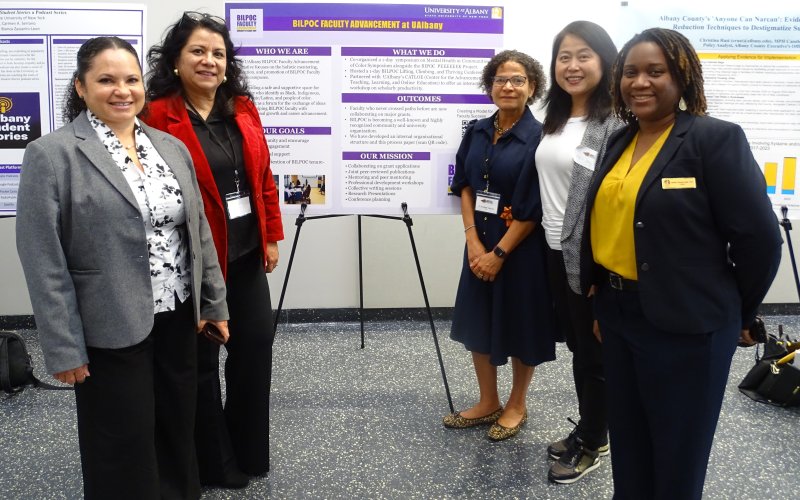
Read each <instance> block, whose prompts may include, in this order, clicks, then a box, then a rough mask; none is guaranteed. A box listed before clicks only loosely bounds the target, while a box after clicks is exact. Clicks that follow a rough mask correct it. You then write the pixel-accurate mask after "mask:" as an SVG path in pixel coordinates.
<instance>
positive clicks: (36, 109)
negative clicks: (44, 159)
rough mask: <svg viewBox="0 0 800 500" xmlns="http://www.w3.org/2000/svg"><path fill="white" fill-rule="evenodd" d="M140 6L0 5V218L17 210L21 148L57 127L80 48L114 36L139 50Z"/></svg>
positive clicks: (142, 9) (142, 31)
mask: <svg viewBox="0 0 800 500" xmlns="http://www.w3.org/2000/svg"><path fill="white" fill-rule="evenodd" d="M144 20H145V7H144V5H142V4H95V3H91V4H87V3H77V2H76V3H67V2H59V3H46V2H35V1H18V2H0V61H2V62H3V63H2V67H3V69H2V71H0V215H14V214H15V213H16V209H17V188H18V186H19V172H20V164H21V163H22V156H23V153H24V151H25V147H26V146H27V145H28V144H29V143H30V142H32V141H34V140H36V139H37V138H39V137H41V136H42V135H44V134H47V133H49V132H50V131H52V130H54V129H56V128H58V127H60V126H61V125H62V124H63V119H62V117H61V108H62V106H63V103H64V97H65V94H66V89H67V84H68V83H69V81H70V79H71V78H72V74H73V71H75V66H76V63H75V56H76V54H77V52H78V48H79V47H80V46H81V44H82V43H83V42H84V41H85V40H87V39H89V38H92V37H95V36H100V35H115V36H119V37H121V38H124V39H125V40H127V41H129V42H130V43H131V44H132V45H133V47H134V48H135V49H136V51H137V52H139V56H140V60H141V56H142V53H143V52H144V47H145V26H144Z"/></svg>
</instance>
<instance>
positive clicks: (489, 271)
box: [469, 251, 503, 282]
mask: <svg viewBox="0 0 800 500" xmlns="http://www.w3.org/2000/svg"><path fill="white" fill-rule="evenodd" d="M502 267H503V259H501V258H500V257H498V256H497V255H495V254H494V252H493V251H491V252H486V253H485V254H483V255H481V256H480V257H478V258H476V259H474V260H473V261H472V262H470V264H469V268H470V269H471V270H472V272H473V274H475V276H477V277H478V279H479V280H481V281H490V282H491V281H494V280H495V278H496V277H497V273H499V272H500V269H501V268H502Z"/></svg>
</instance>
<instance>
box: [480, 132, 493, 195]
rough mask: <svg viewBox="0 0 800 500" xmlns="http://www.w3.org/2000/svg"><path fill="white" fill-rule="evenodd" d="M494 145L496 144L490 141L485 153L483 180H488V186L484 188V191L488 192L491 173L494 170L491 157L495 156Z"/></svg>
mask: <svg viewBox="0 0 800 500" xmlns="http://www.w3.org/2000/svg"><path fill="white" fill-rule="evenodd" d="M494 147H495V144H492V143H489V145H488V146H486V151H485V152H484V154H483V180H485V181H486V187H485V188H484V192H486V193H488V192H489V173H490V171H491V170H492V161H491V158H492V157H493V156H494Z"/></svg>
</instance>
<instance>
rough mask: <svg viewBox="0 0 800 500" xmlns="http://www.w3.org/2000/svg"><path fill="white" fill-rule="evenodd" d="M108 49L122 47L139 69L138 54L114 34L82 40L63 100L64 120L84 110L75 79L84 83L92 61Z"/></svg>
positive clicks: (68, 119) (62, 111)
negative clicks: (75, 66)
mask: <svg viewBox="0 0 800 500" xmlns="http://www.w3.org/2000/svg"><path fill="white" fill-rule="evenodd" d="M108 49H122V50H127V51H128V52H130V53H131V54H133V57H134V58H135V59H136V64H137V65H138V66H139V70H140V71H141V69H142V65H141V63H139V54H137V53H136V49H134V48H133V45H131V44H130V43H129V42H127V41H126V40H123V39H122V38H119V37H116V36H98V37H96V38H90V39H88V40H86V41H85V42H83V45H81V47H80V48H79V49H78V55H77V57H76V59H77V68H76V69H75V72H74V73H72V79H71V80H70V82H69V85H67V96H66V100H65V101H64V108H63V109H62V110H61V116H62V118H63V119H64V121H65V122H71V121H72V120H74V119H75V118H77V117H78V115H79V114H81V113H83V112H84V111H86V102H85V101H84V100H83V99H81V98H80V96H79V95H78V89H76V88H75V80H79V81H80V82H81V83H82V84H84V85H85V84H86V73H88V72H89V70H90V69H92V62H93V61H94V58H95V57H97V55H98V54H99V53H101V52H103V51H104V50H108Z"/></svg>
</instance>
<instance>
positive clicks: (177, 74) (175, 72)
mask: <svg viewBox="0 0 800 500" xmlns="http://www.w3.org/2000/svg"><path fill="white" fill-rule="evenodd" d="M172 72H173V73H174V74H175V76H179V75H180V73H178V68H175V69H173V70H172Z"/></svg>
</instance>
